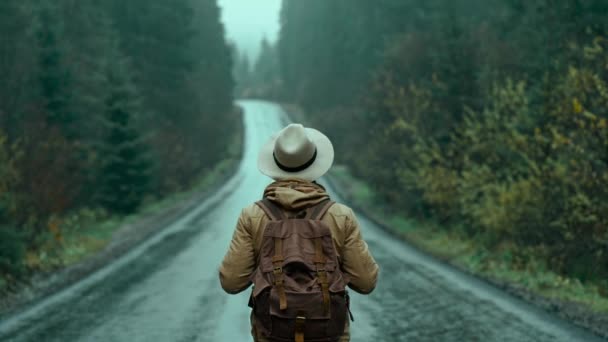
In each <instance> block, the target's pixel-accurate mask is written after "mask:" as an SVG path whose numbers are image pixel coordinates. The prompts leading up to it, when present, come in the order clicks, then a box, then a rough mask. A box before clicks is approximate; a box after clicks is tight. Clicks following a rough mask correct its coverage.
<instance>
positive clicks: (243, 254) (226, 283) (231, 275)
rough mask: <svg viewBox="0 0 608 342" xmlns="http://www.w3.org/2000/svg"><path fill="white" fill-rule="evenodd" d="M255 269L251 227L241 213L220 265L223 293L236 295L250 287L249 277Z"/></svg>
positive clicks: (245, 216) (244, 215) (243, 213)
mask: <svg viewBox="0 0 608 342" xmlns="http://www.w3.org/2000/svg"><path fill="white" fill-rule="evenodd" d="M254 268H255V256H254V247H253V237H252V235H251V225H250V222H249V220H248V219H247V215H246V214H245V212H244V211H243V212H241V215H240V216H239V220H238V222H237V225H236V229H235V231H234V234H233V236H232V241H231V242H230V247H229V248H228V252H227V253H226V255H225V256H224V260H223V261H222V264H221V265H220V270H219V275H220V283H221V284H222V288H223V289H224V291H226V292H228V293H230V294H237V293H239V292H242V291H244V290H245V289H247V288H248V287H249V285H251V282H250V280H249V277H250V276H251V274H252V273H253V271H254Z"/></svg>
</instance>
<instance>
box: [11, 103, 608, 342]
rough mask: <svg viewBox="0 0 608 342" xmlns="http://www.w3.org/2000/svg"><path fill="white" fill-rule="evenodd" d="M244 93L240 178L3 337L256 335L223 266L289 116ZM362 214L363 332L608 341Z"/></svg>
mask: <svg viewBox="0 0 608 342" xmlns="http://www.w3.org/2000/svg"><path fill="white" fill-rule="evenodd" d="M241 104H242V105H243V106H244V108H245V115H244V120H245V126H246V147H245V155H244V159H243V163H242V164H241V168H240V171H239V172H238V174H237V175H236V176H235V177H234V178H233V179H232V180H230V181H229V182H228V183H227V184H226V185H225V186H224V187H223V188H222V189H221V190H220V191H218V193H216V194H215V195H214V196H213V197H212V198H210V199H208V200H206V201H205V202H204V203H201V205H200V206H198V207H197V208H195V209H194V210H192V211H191V212H190V213H189V214H187V215H185V216H184V217H183V218H181V219H180V220H178V221H176V222H175V223H174V224H172V225H171V226H170V227H167V229H166V230H164V231H163V232H161V233H159V234H158V235H157V236H154V237H153V238H151V239H149V240H147V241H146V242H145V243H144V244H142V245H141V246H139V247H138V248H136V249H135V250H133V251H132V252H130V253H129V254H127V255H126V256H124V257H123V258H121V259H120V260H119V261H117V262H115V263H114V264H112V265H109V266H108V267H106V268H104V269H102V270H101V271H99V272H97V273H95V274H94V275H92V276H90V277H89V278H87V279H85V280H83V281H81V282H80V283H78V284H77V285H75V286H73V287H71V288H68V289H66V290H64V291H63V292H61V293H59V294H57V295H55V296H52V297H50V298H48V299H47V300H45V301H43V302H41V303H39V304H38V305H36V306H34V307H32V308H30V309H29V310H27V311H25V312H23V313H21V314H19V315H17V316H15V317H11V318H8V319H6V320H5V321H3V322H0V341H32V342H39V341H49V342H51V341H53V342H54V341H57V342H59V341H129V342H137V341H145V342H155V341H177V342H186V341H237V342H238V341H250V340H251V338H250V335H249V323H248V315H249V309H248V307H247V306H246V304H247V298H248V293H247V292H246V293H243V294H241V295H237V296H229V295H226V294H225V293H223V292H222V290H221V288H220V286H219V282H218V278H217V268H218V265H219V263H220V261H221V259H222V257H223V255H224V253H225V249H226V248H227V246H228V242H229V240H230V237H231V235H232V231H233V229H234V225H235V223H236V219H237V217H238V214H239V212H240V210H241V208H242V207H244V206H246V205H248V204H249V203H251V202H253V201H255V200H257V199H258V198H259V197H260V196H261V194H262V190H263V189H264V187H265V186H266V185H267V184H268V183H269V182H270V180H269V179H268V178H266V177H264V176H262V175H260V174H259V173H258V171H257V168H256V159H257V152H258V148H259V147H260V146H261V144H262V143H263V142H265V141H266V139H268V137H269V136H270V135H271V134H272V133H273V132H275V131H277V130H278V129H280V128H281V127H282V125H283V122H284V121H283V120H284V119H285V117H284V114H283V112H282V111H281V110H280V108H279V107H277V106H275V105H272V104H269V103H264V102H256V101H244V102H242V103H241ZM322 183H323V182H322ZM334 198H335V199H338V200H339V198H337V197H334ZM359 218H360V221H361V223H362V226H363V234H364V237H365V238H366V240H367V241H368V243H369V245H370V248H371V250H372V253H373V254H374V256H375V257H376V260H377V261H378V263H379V264H380V267H381V276H380V280H379V284H378V287H377V289H376V291H375V292H374V293H373V294H372V295H371V296H358V295H353V306H354V307H353V312H354V315H355V319H356V321H355V322H354V323H353V326H352V335H353V341H386V342H391V341H517V342H524V341H602V340H601V339H599V338H597V337H594V336H592V335H590V334H587V333H586V332H584V331H582V330H579V329H578V328H575V327H573V326H571V325H569V324H567V323H565V322H563V321H560V320H558V319H556V318H553V317H551V316H548V315H546V314H544V313H542V312H539V311H538V310H535V309H533V308H532V307H530V306H528V305H526V304H525V303H522V302H520V301H519V300H516V299H514V298H512V297H510V296H508V295H505V294H503V293H502V292H500V291H498V290H496V289H494V288H492V287H490V286H487V285H486V284H485V283H482V282H480V281H478V280H476V279H473V278H471V277H469V276H466V275H463V274H461V273H459V272H457V271H455V270H453V269H451V268H450V267H447V266H445V265H443V264H441V263H438V262H436V261H434V260H433V259H431V258H429V257H427V256H424V255H422V254H420V253H418V252H416V251H415V250H413V249H412V248H410V247H408V246H407V245H405V244H403V243H401V242H399V241H395V240H394V239H393V238H392V237H390V236H389V235H387V234H385V233H384V232H382V231H381V230H380V229H378V228H377V227H375V226H374V225H373V224H372V223H371V222H369V221H367V220H366V219H365V218H363V217H361V216H360V217H359Z"/></svg>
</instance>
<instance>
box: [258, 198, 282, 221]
mask: <svg viewBox="0 0 608 342" xmlns="http://www.w3.org/2000/svg"><path fill="white" fill-rule="evenodd" d="M255 204H256V205H257V206H258V207H260V208H261V209H262V210H264V213H266V215H268V217H269V218H270V220H271V221H280V220H283V219H285V214H284V213H283V210H282V209H281V208H279V206H278V205H276V204H274V203H273V202H272V201H271V200H269V199H268V198H264V199H263V200H261V201H257V202H255Z"/></svg>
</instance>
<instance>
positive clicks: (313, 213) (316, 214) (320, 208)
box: [309, 200, 336, 220]
mask: <svg viewBox="0 0 608 342" xmlns="http://www.w3.org/2000/svg"><path fill="white" fill-rule="evenodd" d="M335 203H336V202H334V201H331V200H325V201H323V202H321V203H319V204H317V205H315V206H314V207H312V208H311V209H310V214H309V218H310V219H311V220H321V219H322V218H323V216H325V213H327V211H328V210H329V208H331V206H332V205H334V204H335Z"/></svg>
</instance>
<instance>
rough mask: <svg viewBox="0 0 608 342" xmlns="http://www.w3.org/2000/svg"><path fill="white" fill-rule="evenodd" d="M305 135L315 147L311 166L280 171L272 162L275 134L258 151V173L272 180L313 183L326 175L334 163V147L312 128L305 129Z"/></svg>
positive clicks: (276, 136) (326, 138) (273, 161)
mask: <svg viewBox="0 0 608 342" xmlns="http://www.w3.org/2000/svg"><path fill="white" fill-rule="evenodd" d="M306 135H307V136H308V137H309V138H310V140H312V142H313V143H314V144H315V146H316V147H317V158H316V159H315V161H314V163H312V165H310V166H309V167H307V168H306V169H304V170H302V171H299V172H287V171H284V170H282V169H281V168H280V167H279V166H278V165H277V163H276V162H275V160H274V145H275V142H276V140H277V138H278V133H277V134H275V135H274V136H272V138H270V140H269V141H268V142H267V143H266V144H264V146H262V149H261V150H260V154H259V156H258V169H259V170H260V172H261V173H263V174H265V175H266V176H268V177H270V178H272V179H274V180H281V179H289V178H299V179H303V180H307V181H314V180H317V179H319V178H321V176H323V175H324V174H326V173H327V171H329V169H330V168H331V166H332V164H333V162H334V146H333V145H332V143H331V141H330V140H329V138H328V137H327V136H325V134H323V133H321V132H319V131H317V130H316V129H314V128H306Z"/></svg>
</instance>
